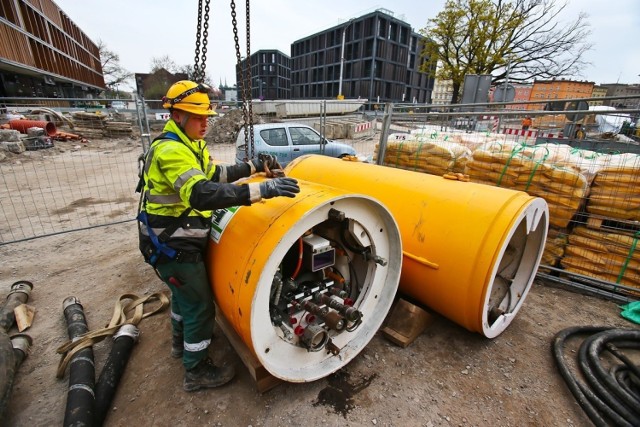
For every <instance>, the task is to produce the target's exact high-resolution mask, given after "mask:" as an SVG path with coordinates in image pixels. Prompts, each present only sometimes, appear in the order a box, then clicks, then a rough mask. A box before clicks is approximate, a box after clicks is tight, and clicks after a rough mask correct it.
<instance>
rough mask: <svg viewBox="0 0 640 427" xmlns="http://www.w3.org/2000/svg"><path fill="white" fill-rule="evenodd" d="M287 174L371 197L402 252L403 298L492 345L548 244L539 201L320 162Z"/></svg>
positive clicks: (299, 162) (309, 160)
mask: <svg viewBox="0 0 640 427" xmlns="http://www.w3.org/2000/svg"><path fill="white" fill-rule="evenodd" d="M285 172H286V174H287V176H291V177H293V178H298V179H304V180H308V181H312V182H317V183H320V184H324V185H330V186H335V187H336V188H341V189H343V190H347V191H359V192H362V193H364V194H368V195H370V196H371V197H375V198H376V199H378V200H380V201H381V202H382V203H383V204H384V205H385V206H386V207H387V208H388V209H389V210H390V211H391V213H392V215H393V216H394V218H395V219H396V221H397V222H398V225H399V227H400V233H401V235H402V246H403V248H404V251H403V255H404V262H403V266H402V275H401V278H400V287H399V291H400V292H402V293H404V294H406V295H409V296H411V297H413V298H415V299H416V300H418V301H420V302H421V303H423V304H424V305H426V306H428V307H430V308H431V309H433V310H434V311H436V312H438V313H440V314H442V315H443V316H445V317H447V318H449V319H450V320H452V321H454V322H456V323H457V324H459V325H461V326H464V327H465V328H467V329H469V330H471V331H474V332H479V333H482V334H483V335H485V336H487V337H489V338H493V337H495V336H497V335H498V334H500V333H501V332H502V331H503V330H504V329H505V328H506V327H507V326H508V325H509V323H510V322H511V321H512V320H513V318H514V316H515V314H516V313H517V311H518V310H519V309H520V307H521V305H522V302H523V301H524V298H525V296H526V295H527V292H528V291H529V288H530V286H531V284H532V282H533V279H534V277H535V274H536V271H537V268H538V265H539V263H540V258H541V257H542V250H543V248H544V242H545V239H546V233H547V227H548V216H549V214H548V207H547V204H546V202H545V201H544V200H543V199H540V198H534V197H531V196H529V195H527V194H526V193H524V192H521V191H513V190H508V189H504V188H499V187H491V186H487V185H482V184H474V183H471V182H462V181H452V180H448V179H444V178H442V177H439V176H434V175H428V174H423V173H418V172H412V171H406V170H402V169H395V168H391V167H384V166H377V165H372V164H366V163H360V162H352V161H343V160H339V159H334V158H330V157H326V156H318V155H309V156H303V157H300V158H298V159H296V160H294V161H293V162H291V163H290V164H289V165H287V167H286V168H285ZM516 267H517V268H516ZM512 270H513V271H512ZM506 276H508V277H506ZM508 290H510V291H511V292H510V293H509V292H506V293H505V291H508ZM500 312H502V314H501V313H500Z"/></svg>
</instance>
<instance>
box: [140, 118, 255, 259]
mask: <svg viewBox="0 0 640 427" xmlns="http://www.w3.org/2000/svg"><path fill="white" fill-rule="evenodd" d="M163 131H164V134H165V135H166V136H165V137H164V138H161V139H157V140H155V141H154V142H153V143H152V144H151V147H149V151H148V153H147V156H146V160H145V167H144V182H145V185H144V189H143V191H144V193H143V203H142V208H141V209H142V210H143V211H146V213H147V217H148V221H149V226H150V227H151V229H152V231H153V233H154V234H155V235H156V236H159V235H160V234H161V233H162V232H163V231H164V230H165V228H167V227H175V225H174V224H176V222H180V224H178V227H177V229H176V230H175V231H174V232H173V233H172V234H171V237H170V240H169V241H168V246H170V247H172V248H173V249H175V250H177V251H182V252H189V253H193V252H202V251H203V250H204V249H205V247H206V244H207V238H208V234H209V226H210V221H211V215H212V210H215V209H221V208H227V207H231V206H239V205H250V204H251V203H252V202H256V201H258V200H260V194H259V189H258V187H257V186H253V185H251V186H249V185H247V184H243V185H235V184H229V183H230V182H233V181H236V180H238V179H240V178H244V177H247V176H249V175H251V174H252V173H254V172H255V167H254V166H253V164H252V163H244V164H239V165H224V166H223V165H218V166H216V165H214V163H213V161H212V159H211V156H210V155H209V150H208V149H207V147H206V142H205V141H203V140H197V141H192V140H190V139H189V138H188V137H187V136H186V135H185V134H184V132H182V130H181V129H180V127H179V126H178V125H177V124H176V123H175V122H174V121H173V120H169V121H168V122H167V124H166V125H165V127H164V130H163ZM169 136H170V137H169ZM189 208H191V211H190V212H189V214H188V216H184V217H181V215H182V214H183V213H184V212H185V211H186V210H187V209H189ZM150 244H151V239H150V238H149V234H148V230H147V229H146V227H144V226H142V227H140V249H141V250H142V251H143V253H144V252H145V250H144V247H145V246H148V245H150Z"/></svg>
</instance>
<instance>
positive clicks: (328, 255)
mask: <svg viewBox="0 0 640 427" xmlns="http://www.w3.org/2000/svg"><path fill="white" fill-rule="evenodd" d="M302 242H303V243H304V246H303V260H304V263H305V266H306V267H307V268H308V269H310V270H311V271H318V270H322V269H323V268H327V267H331V266H332V265H333V264H335V262H336V250H335V249H334V248H333V246H331V242H330V241H328V240H327V239H325V238H324V237H320V236H316V235H315V234H310V235H308V236H304V237H303V238H302Z"/></svg>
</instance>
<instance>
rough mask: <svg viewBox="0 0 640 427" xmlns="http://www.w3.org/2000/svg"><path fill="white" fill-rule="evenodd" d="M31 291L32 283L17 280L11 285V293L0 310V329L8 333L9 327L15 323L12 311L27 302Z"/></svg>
mask: <svg viewBox="0 0 640 427" xmlns="http://www.w3.org/2000/svg"><path fill="white" fill-rule="evenodd" d="M32 289H33V283H31V282H29V281H26V280H19V281H17V282H15V283H14V284H13V285H11V291H10V292H9V295H7V300H6V301H5V303H4V304H3V305H2V308H0V328H2V329H3V330H4V331H5V332H9V329H11V326H13V323H14V322H15V321H16V316H15V314H14V313H13V310H14V309H15V308H16V307H17V306H19V305H21V304H25V303H26V302H27V301H29V295H30V294H31V290H32Z"/></svg>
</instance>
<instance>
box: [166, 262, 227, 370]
mask: <svg viewBox="0 0 640 427" xmlns="http://www.w3.org/2000/svg"><path fill="white" fill-rule="evenodd" d="M157 269H158V273H160V277H161V278H162V280H163V281H164V282H165V283H166V284H167V286H169V288H170V289H171V329H172V333H173V335H178V336H183V337H184V352H183V354H182V363H183V365H184V367H185V368H186V369H191V368H193V367H195V366H196V365H197V364H198V363H199V362H200V361H201V360H202V359H204V358H205V357H207V354H208V348H209V345H210V344H211V336H212V335H213V328H214V322H215V317H216V312H215V310H216V309H215V306H214V304H213V292H212V290H211V286H209V280H208V279H207V271H206V268H205V266H204V263H203V262H193V263H179V262H177V261H171V262H168V263H166V264H158V265H157Z"/></svg>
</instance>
